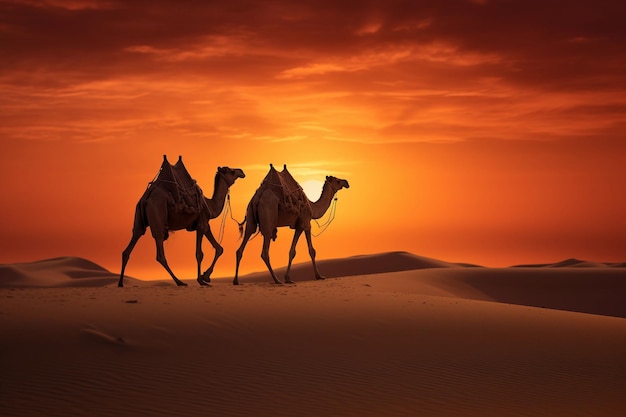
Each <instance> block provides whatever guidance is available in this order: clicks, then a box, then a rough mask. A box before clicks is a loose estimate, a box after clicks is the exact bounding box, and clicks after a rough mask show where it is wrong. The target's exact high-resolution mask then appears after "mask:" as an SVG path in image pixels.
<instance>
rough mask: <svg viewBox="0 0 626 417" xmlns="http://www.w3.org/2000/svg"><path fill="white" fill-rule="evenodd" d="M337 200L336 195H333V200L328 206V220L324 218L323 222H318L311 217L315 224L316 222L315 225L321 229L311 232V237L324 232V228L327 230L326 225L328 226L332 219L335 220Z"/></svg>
mask: <svg viewBox="0 0 626 417" xmlns="http://www.w3.org/2000/svg"><path fill="white" fill-rule="evenodd" d="M337 200H338V198H337V197H335V198H334V199H333V202H332V204H331V206H330V214H329V215H328V220H326V221H325V222H324V223H322V224H320V223H319V222H318V221H317V219H313V220H314V221H315V224H317V227H319V228H321V229H322V230H320V231H319V232H318V233H317V234H316V233H313V232H311V235H313V237H318V236H319V235H321V234H322V233H324V232H325V231H326V230H328V227H329V226H330V224H331V223H332V222H333V220H335V216H336V214H337Z"/></svg>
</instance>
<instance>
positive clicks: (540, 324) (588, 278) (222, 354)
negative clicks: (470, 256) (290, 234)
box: [0, 252, 626, 416]
mask: <svg viewBox="0 0 626 417" xmlns="http://www.w3.org/2000/svg"><path fill="white" fill-rule="evenodd" d="M319 268H320V271H321V272H322V273H324V274H326V275H327V276H328V279H326V280H324V281H313V280H310V279H309V278H310V277H311V276H312V273H311V271H310V268H309V267H308V266H307V264H306V263H304V264H299V265H296V266H295V267H294V272H293V274H292V278H293V279H294V280H296V281H298V283H297V284H296V285H282V286H277V285H273V284H270V280H271V279H270V277H269V274H268V273H266V272H261V273H257V274H250V275H247V276H242V277H241V279H240V280H241V282H242V283H243V284H244V285H241V286H238V287H235V286H233V285H231V279H215V280H213V284H212V286H211V287H207V288H203V287H200V286H199V285H197V284H196V283H195V280H189V286H188V287H176V286H175V285H174V283H173V282H172V281H171V280H164V281H142V280H138V279H132V278H129V279H128V281H126V282H125V283H126V287H125V288H117V287H116V284H117V278H118V277H117V274H115V273H111V272H109V271H107V270H105V269H103V268H101V267H99V266H98V265H96V264H94V263H93V262H90V261H87V260H84V259H80V258H71V257H68V258H57V259H52V260H46V261H41V262H33V263H28V264H12V265H0V299H1V300H2V301H1V303H0V334H1V335H2V336H1V337H2V339H1V340H2V342H1V344H0V367H1V368H0V369H1V372H0V373H1V375H2V377H1V378H0V415H3V416H26V415H29V416H30V415H42V416H43V415H45V416H78V415H89V416H113V415H116V416H138V415H150V416H173V415H181V416H183V415H184V416H213V415H214V416H622V415H626V395H624V393H625V392H626V303H625V302H624V295H625V294H626V268H623V264H622V265H621V267H620V265H614V264H603V263H599V262H590V261H578V260H575V259H570V260H567V261H564V262H560V263H559V262H557V263H554V264H541V265H539V264H538V265H531V266H518V267H511V268H482V267H475V266H471V265H466V264H455V263H450V262H443V261H439V260H435V259H430V258H425V257H419V256H415V255H412V254H407V253H401V252H393V253H385V254H379V255H367V256H357V257H352V258H345V259H334V260H325V261H320V264H319ZM280 275H281V274H280V273H279V276H280Z"/></svg>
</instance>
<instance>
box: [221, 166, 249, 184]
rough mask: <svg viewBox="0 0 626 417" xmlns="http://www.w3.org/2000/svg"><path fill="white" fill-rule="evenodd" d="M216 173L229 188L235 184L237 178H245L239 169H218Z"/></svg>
mask: <svg viewBox="0 0 626 417" xmlns="http://www.w3.org/2000/svg"><path fill="white" fill-rule="evenodd" d="M217 173H218V174H219V176H220V177H222V178H223V179H224V181H226V184H228V186H229V187H230V186H231V185H233V184H234V183H235V181H236V180H237V178H246V174H244V172H243V170H242V169H240V168H229V167H218V168H217Z"/></svg>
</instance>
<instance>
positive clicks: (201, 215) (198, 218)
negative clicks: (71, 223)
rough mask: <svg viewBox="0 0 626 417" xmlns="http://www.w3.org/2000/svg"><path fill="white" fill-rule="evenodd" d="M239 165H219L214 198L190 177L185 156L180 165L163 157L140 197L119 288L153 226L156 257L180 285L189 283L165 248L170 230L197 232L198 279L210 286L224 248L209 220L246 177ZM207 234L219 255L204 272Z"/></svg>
mask: <svg viewBox="0 0 626 417" xmlns="http://www.w3.org/2000/svg"><path fill="white" fill-rule="evenodd" d="M245 176H246V175H245V174H244V172H243V171H242V170H241V169H239V168H228V167H219V168H218V169H217V173H216V174H215V187H214V189H213V197H211V198H206V197H204V196H203V195H202V190H201V189H200V187H199V186H198V185H197V184H196V183H195V181H194V180H193V179H192V178H191V177H190V176H189V174H188V173H187V170H186V168H185V166H184V165H183V161H182V157H179V158H178V162H177V163H176V165H170V164H169V162H168V161H167V157H166V156H165V155H164V156H163V164H162V166H161V171H160V172H159V176H158V177H157V179H156V180H155V181H153V182H152V183H150V185H149V186H148V189H147V190H146V191H145V192H144V194H143V196H142V197H141V198H140V199H139V202H138V203H137V206H136V208H135V220H134V224H133V236H132V238H131V239H130V243H129V244H128V246H127V247H126V249H125V250H124V251H123V252H122V270H121V272H120V280H119V282H118V287H123V286H124V270H125V269H126V264H127V263H128V259H129V258H130V254H131V252H132V251H133V248H134V247H135V245H136V244H137V241H138V240H139V238H140V237H141V236H143V235H144V234H145V233H146V229H147V228H148V227H150V231H151V233H152V237H153V238H154V241H155V243H156V259H157V261H158V262H159V263H160V264H161V265H163V267H164V268H165V270H166V271H167V272H168V273H169V274H170V276H171V277H172V279H173V280H174V282H175V283H176V285H179V286H181V285H183V286H184V285H187V284H185V283H184V282H182V281H181V280H179V279H178V278H177V277H176V275H174V273H173V272H172V270H171V269H170V267H169V265H168V264H167V259H166V258H165V251H164V249H163V241H165V240H167V238H168V236H169V231H170V230H183V229H185V230H187V231H190V232H192V231H195V232H196V260H197V263H198V277H197V281H198V283H199V284H200V285H208V283H209V282H210V281H211V273H213V268H214V267H215V263H216V262H217V259H218V258H219V257H220V256H221V255H222V253H223V252H224V249H223V248H222V246H221V245H220V244H219V242H218V241H217V240H216V239H215V237H214V236H213V233H212V232H211V228H210V226H209V220H210V219H214V218H216V217H217V216H218V215H219V214H220V213H221V212H222V210H223V208H224V202H225V199H226V196H227V195H228V190H229V188H230V186H231V185H233V184H234V183H235V181H236V180H237V178H245ZM203 236H205V237H206V238H207V239H208V240H209V242H211V245H213V248H214V249H215V257H214V258H213V262H212V263H211V266H210V267H209V268H208V269H207V270H206V271H205V272H204V273H203V274H201V263H202V259H203V258H204V254H203V253H202V237H203Z"/></svg>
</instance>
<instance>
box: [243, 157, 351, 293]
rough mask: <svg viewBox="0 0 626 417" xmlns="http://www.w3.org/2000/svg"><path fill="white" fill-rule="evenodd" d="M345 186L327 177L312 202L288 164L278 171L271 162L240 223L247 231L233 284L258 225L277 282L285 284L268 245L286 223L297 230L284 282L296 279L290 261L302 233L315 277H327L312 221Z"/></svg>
mask: <svg viewBox="0 0 626 417" xmlns="http://www.w3.org/2000/svg"><path fill="white" fill-rule="evenodd" d="M342 188H350V185H349V184H348V181H346V180H344V179H340V178H336V177H333V176H327V177H326V181H325V182H324V185H323V187H322V194H321V196H320V198H319V199H318V200H317V201H315V202H312V201H310V200H309V199H308V198H307V197H306V195H305V194H304V191H303V190H302V188H301V187H300V186H299V185H298V184H297V182H296V181H295V180H294V179H293V177H292V176H291V174H290V173H289V172H288V171H287V166H285V167H284V169H283V171H282V172H278V171H276V170H275V168H274V167H273V165H271V164H270V172H269V173H268V175H267V176H266V178H265V180H264V181H263V183H261V186H260V187H259V189H257V191H256V193H255V194H254V196H253V197H252V199H251V200H250V203H249V204H248V207H247V209H246V217H245V219H244V220H243V222H242V223H241V225H240V228H241V227H242V226H243V225H244V224H245V232H244V233H243V240H242V242H241V245H240V246H239V249H237V265H236V268H235V278H234V280H233V285H239V264H240V262H241V258H242V256H243V252H244V250H245V248H246V244H247V243H248V240H249V239H250V237H251V236H252V235H253V234H254V233H255V232H256V231H257V228H258V229H259V230H260V232H261V234H262V235H263V249H262V251H261V258H262V259H263V261H264V262H265V265H266V266H267V269H268V270H269V272H270V274H271V276H272V279H273V280H274V282H275V283H276V284H282V282H281V281H280V280H279V279H278V278H276V274H275V273H274V270H273V269H272V265H271V264H270V256H269V247H270V239H272V240H276V236H277V228H278V227H284V226H289V227H290V228H291V229H295V231H294V235H293V241H292V242H291V249H290V250H289V263H288V265H287V271H286V273H285V282H287V283H292V282H293V281H292V280H291V278H290V276H289V272H290V270H291V262H292V261H293V258H294V257H295V256H296V245H297V243H298V239H300V236H301V235H302V232H304V235H305V237H306V241H307V245H308V247H309V255H310V256H311V262H312V263H313V270H314V271H315V279H324V278H323V277H322V275H321V274H320V273H319V271H318V269H317V265H316V264H315V255H316V253H315V249H314V248H313V242H312V237H311V220H312V219H319V218H321V217H322V216H323V215H324V213H325V212H326V211H327V210H328V208H329V206H330V204H331V202H332V200H333V197H334V196H335V194H336V193H337V191H339V190H341V189H342Z"/></svg>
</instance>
